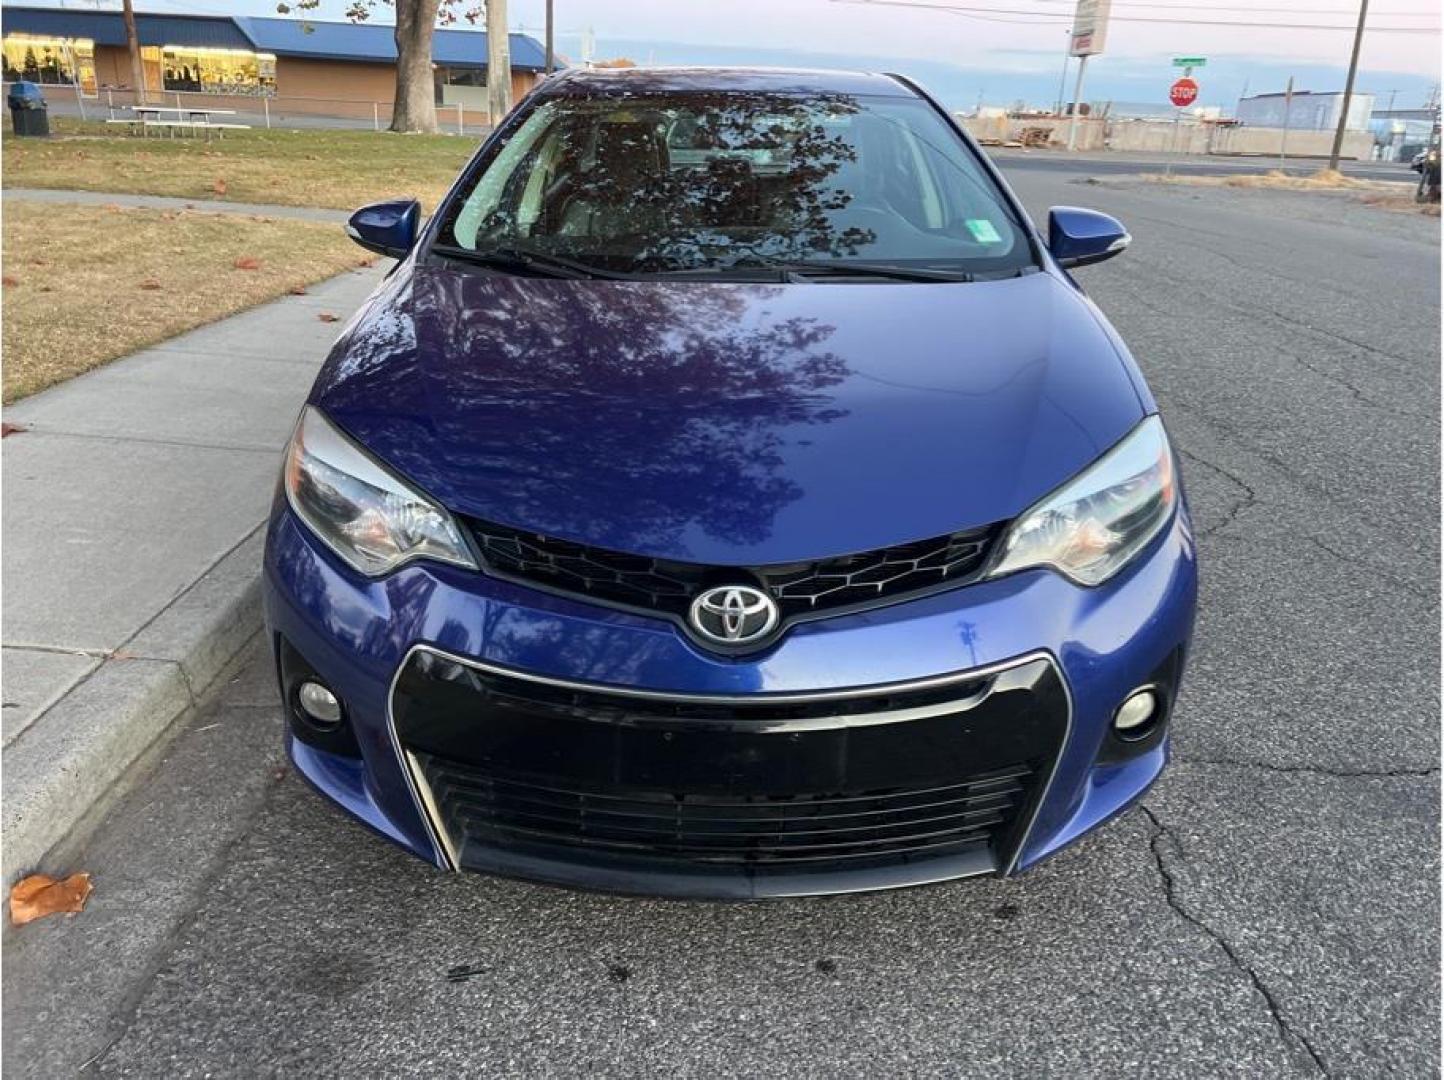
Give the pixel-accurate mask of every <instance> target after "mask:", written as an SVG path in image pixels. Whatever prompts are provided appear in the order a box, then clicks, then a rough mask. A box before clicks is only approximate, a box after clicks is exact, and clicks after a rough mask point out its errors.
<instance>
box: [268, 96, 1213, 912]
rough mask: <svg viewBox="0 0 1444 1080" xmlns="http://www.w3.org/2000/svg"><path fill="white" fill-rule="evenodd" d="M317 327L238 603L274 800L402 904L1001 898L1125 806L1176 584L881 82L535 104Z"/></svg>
mask: <svg viewBox="0 0 1444 1080" xmlns="http://www.w3.org/2000/svg"><path fill="white" fill-rule="evenodd" d="M349 232H350V233H351V235H352V236H353V237H354V238H355V239H356V240H357V241H358V242H360V243H361V244H363V245H364V246H366V247H368V248H370V249H372V250H375V251H378V252H381V253H383V254H385V255H387V256H391V257H394V258H396V259H398V260H399V262H398V263H397V265H396V266H395V268H394V269H393V270H392V271H391V273H390V274H389V275H388V277H387V279H386V281H385V283H384V284H383V285H382V286H381V287H380V288H379V289H378V290H377V291H376V293H375V294H374V295H373V296H372V297H371V298H370V300H369V301H368V302H367V303H366V305H365V306H364V307H363V308H362V310H361V311H360V312H359V313H358V314H357V315H356V316H355V317H354V318H353V319H352V320H351V322H350V323H349V324H348V325H347V327H346V329H345V330H344V332H343V333H342V334H341V336H340V338H339V339H338V340H337V342H336V344H335V346H334V348H333V349H332V351H331V354H330V357H329V359H328V360H327V361H326V364H325V367H324V368H323V370H322V372H321V374H320V376H319V378H318V379H317V381H316V384H315V387H314V389H313V390H312V391H311V395H310V398H309V400H308V402H307V404H306V407H305V409H304V411H303V412H302V414H301V417H300V420H299V422H298V423H297V426H296V430H295V434H294V436H293V438H292V440H291V443H290V446H289V448H288V449H287V452H286V458H285V465H284V470H283V476H282V480H281V484H280V487H279V490H278V493H277V497H276V502H275V509H274V513H273V515H272V519H271V522H270V527H269V533H268V538H267V539H268V542H267V549H266V559H265V596H266V610H267V617H268V624H269V635H270V641H271V644H272V646H273V647H274V651H275V659H276V664H277V669H278V672H279V677H280V685H281V690H282V694H283V696H284V701H285V707H286V712H287V716H288V721H289V735H288V740H289V745H290V752H291V755H292V758H293V760H294V761H295V764H296V766H297V768H298V769H299V770H300V771H301V773H303V774H304V775H305V776H306V777H307V778H308V779H309V780H310V781H311V783H312V784H314V785H315V786H316V788H318V789H319V790H320V791H321V792H322V793H323V794H324V795H326V796H328V797H330V798H331V799H333V800H334V801H335V802H337V803H339V804H340V805H341V806H342V807H344V808H345V809H346V810H348V811H349V812H351V813H352V814H354V815H355V816H356V817H358V818H359V819H361V820H362V821H363V822H365V823H366V824H368V825H370V826H371V827H373V828H374V829H376V830H377V831H379V832H381V833H382V834H384V835H385V836H387V837H389V838H391V839H392V840H394V841H396V842H397V843H399V844H401V845H403V846H405V847H407V848H409V849H410V850H412V851H413V852H415V853H416V854H418V855H420V856H421V857H422V858H424V859H427V860H429V861H431V862H432V863H434V864H436V865H437V866H439V867H444V868H457V869H460V868H465V869H470V870H478V871H484V872H487V873H494V874H502V875H509V876H515V877H522V878H529V879H533V880H538V881H546V882H553V883H557V884H564V885H573V886H582V887H587V888H599V889H606V890H613V891H619V892H629V893H650V894H661V895H671V896H692V897H726V898H753V897H778V896H788V895H798V894H810V893H833V892H846V891H854V890H863V889H876V888H888V887H896V886H903V885H914V884H920V883H924V882H934V881H941V880H946V879H950V878H958V877H964V876H968V875H974V874H995V875H1010V874H1014V873H1016V872H1018V871H1019V870H1022V869H1025V868H1027V867H1028V866H1030V865H1032V864H1034V863H1036V862H1038V861H1039V860H1041V859H1043V858H1045V857H1046V856H1048V855H1050V854H1051V853H1053V852H1055V851H1057V850H1058V849H1059V848H1060V847H1062V846H1063V845H1065V844H1067V843H1069V842H1070V841H1072V840H1074V839H1076V838H1077V837H1079V836H1080V835H1082V834H1083V833H1085V832H1087V831H1088V830H1089V829H1091V828H1093V827H1094V826H1096V825H1098V824H1100V823H1101V822H1103V821H1105V820H1106V819H1107V818H1109V817H1110V816H1112V815H1114V814H1116V813H1118V812H1119V811H1120V810H1122V809H1123V808H1125V807H1126V806H1128V805H1129V803H1130V802H1131V801H1132V800H1133V799H1135V798H1137V797H1138V796H1139V794H1140V793H1142V792H1143V791H1144V790H1145V789H1146V788H1147V786H1148V785H1149V784H1150V783H1151V782H1152V781H1153V780H1154V778H1155V777H1156V776H1157V775H1158V773H1159V771H1160V770H1161V769H1162V768H1163V765H1164V762H1165V759H1166V757H1167V754H1168V731H1169V726H1170V724H1171V722H1172V719H1173V717H1172V712H1173V705H1174V701H1175V698H1176V695H1177V691H1178V686H1179V679H1180V676H1181V674H1182V670H1183V665H1184V659H1185V653H1186V650H1187V646H1188V641H1189V636H1190V633H1191V630H1192V624H1193V615H1194V604H1195V595H1196V568H1195V554H1194V541H1193V535H1192V531H1191V526H1190V524H1189V518H1188V512H1187V509H1186V507H1185V504H1184V499H1183V493H1182V491H1181V489H1180V487H1179V479H1178V471H1177V470H1178V466H1177V462H1176V459H1175V457H1174V453H1173V450H1172V449H1171V448H1170V446H1169V441H1168V436H1167V434H1166V433H1165V430H1164V425H1163V424H1162V422H1161V421H1160V419H1159V416H1158V413H1157V408H1156V406H1155V404H1154V401H1153V398H1152V397H1151V396H1150V394H1149V391H1148V388H1147V387H1146V386H1145V385H1144V382H1143V379H1142V377H1141V375H1140V374H1139V371H1138V369H1137V367H1136V366H1135V365H1134V362H1133V360H1132V359H1131V357H1130V356H1129V354H1128V351H1127V349H1126V348H1125V347H1124V345H1123V343H1122V341H1121V340H1120V339H1119V338H1118V335H1117V334H1116V333H1115V332H1114V331H1113V330H1112V329H1111V327H1110V326H1109V325H1108V323H1107V322H1106V321H1105V320H1104V318H1103V316H1102V315H1101V314H1100V313H1099V311H1098V309H1097V308H1096V307H1095V306H1094V305H1093V304H1092V303H1091V302H1090V301H1089V300H1088V299H1087V298H1086V297H1085V296H1084V295H1083V293H1082V292H1081V291H1080V290H1079V288H1078V286H1077V285H1076V284H1075V282H1074V280H1073V278H1072V277H1071V276H1070V274H1069V272H1068V271H1069V269H1070V268H1073V267H1077V266H1082V265H1085V264H1087V263H1091V262H1097V261H1100V260H1102V259H1105V258H1108V257H1110V256H1112V255H1115V254H1117V253H1118V252H1119V251H1121V250H1122V249H1123V248H1124V247H1126V246H1127V244H1128V235H1127V233H1126V232H1125V231H1124V230H1123V228H1122V226H1120V225H1119V224H1118V223H1117V222H1116V221H1114V220H1113V219H1112V218H1109V217H1106V216H1104V215H1102V214H1097V213H1093V212H1090V211H1086V210H1078V209H1072V208H1063V207H1060V208H1056V209H1054V210H1053V211H1052V212H1051V213H1050V215H1049V222H1048V231H1047V234H1046V235H1043V234H1040V233H1039V232H1038V231H1037V230H1036V229H1035V228H1034V226H1033V225H1032V224H1031V222H1030V221H1029V220H1028V218H1027V216H1026V215H1025V213H1024V211H1023V209H1022V207H1021V206H1020V205H1019V203H1018V201H1017V199H1016V198H1015V197H1014V196H1013V195H1012V194H1011V193H1010V192H1009V190H1008V189H1007V187H1006V186H1005V185H1004V183H1003V181H1002V179H1001V178H1000V176H999V175H998V173H997V171H996V170H995V169H994V168H993V166H992V165H991V164H990V163H989V162H988V160H987V159H986V158H985V157H984V156H983V154H982V153H981V152H980V151H979V150H978V148H977V147H976V146H975V145H974V144H973V143H972V142H971V141H970V140H969V139H968V138H967V136H966V135H964V133H963V132H962V131H961V130H960V128H959V127H958V125H957V124H956V123H955V122H954V121H953V120H952V119H951V118H950V117H949V116H948V114H947V113H946V112H945V111H944V110H943V109H942V108H941V107H939V105H938V104H937V103H936V102H935V101H934V100H932V99H931V98H929V97H928V96H927V95H926V94H925V93H924V92H923V91H921V90H920V89H919V88H918V87H916V86H915V85H913V84H912V83H910V82H909V81H908V80H906V79H903V78H899V77H895V76H882V75H861V74H842V73H827V72H794V71H737V70H733V71H727V70H699V69H671V70H664V69H656V70H647V69H634V70H622V71H609V72H602V71H593V72H575V73H567V74H563V75H560V76H557V77H555V78H553V79H550V80H548V81H547V82H546V83H545V84H544V85H543V86H542V87H541V88H540V89H539V90H538V91H537V92H535V93H533V94H532V95H531V96H530V97H529V98H527V99H526V100H525V101H524V102H523V103H522V104H521V106H520V107H519V108H518V109H517V110H516V111H515V112H514V113H513V114H512V115H511V116H509V117H508V118H507V120H506V122H505V123H504V124H503V125H502V126H501V127H500V128H499V129H498V130H497V131H496V133H495V134H494V135H493V136H492V137H491V138H490V139H488V140H487V142H486V144H485V145H484V146H482V148H481V149H480V151H479V152H478V153H477V155H476V156H475V158H474V159H473V160H472V161H471V162H470V164H468V165H467V167H466V169H465V171H464V172H463V174H462V176H461V178H460V179H459V181H458V182H457V183H456V185H455V186H454V187H453V188H452V190H451V192H450V193H449V194H448V195H447V196H446V198H445V199H444V200H443V202H442V204H441V206H440V207H439V209H438V211H437V213H436V214H435V215H434V216H433V217H432V218H431V219H430V221H428V222H426V223H425V224H423V223H422V220H421V215H420V208H419V207H418V205H417V204H416V203H415V202H409V201H398V202H390V203H381V204H377V205H375V206H370V207H366V208H364V209H362V210H360V211H358V212H357V213H356V214H355V215H354V216H353V217H352V219H351V224H350V226H349Z"/></svg>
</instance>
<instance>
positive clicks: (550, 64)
mask: <svg viewBox="0 0 1444 1080" xmlns="http://www.w3.org/2000/svg"><path fill="white" fill-rule="evenodd" d="M554 14H555V13H554V12H553V11H552V0H547V74H548V75H550V74H551V73H552V72H553V71H555V70H556V49H555V48H554V47H553V41H554V37H553V33H552V27H553V26H554V25H555V24H554V23H553V21H552V16H553V15H554Z"/></svg>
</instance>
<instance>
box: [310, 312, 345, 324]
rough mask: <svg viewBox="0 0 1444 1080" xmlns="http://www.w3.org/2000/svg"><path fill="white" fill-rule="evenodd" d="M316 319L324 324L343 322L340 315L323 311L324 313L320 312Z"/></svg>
mask: <svg viewBox="0 0 1444 1080" xmlns="http://www.w3.org/2000/svg"><path fill="white" fill-rule="evenodd" d="M316 318H318V319H320V320H321V321H322V322H340V321H341V316H339V315H332V314H331V313H330V312H329V311H322V312H320V313H319V314H317V316H316Z"/></svg>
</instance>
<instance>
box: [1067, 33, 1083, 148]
mask: <svg viewBox="0 0 1444 1080" xmlns="http://www.w3.org/2000/svg"><path fill="white" fill-rule="evenodd" d="M1087 70H1088V57H1087V56H1080V57H1079V58H1078V81H1077V82H1075V83H1074V84H1073V118H1072V120H1070V121H1069V122H1068V149H1069V150H1072V149H1073V148H1074V147H1076V146H1077V145H1078V109H1079V106H1080V103H1081V101H1080V99H1081V98H1082V97H1083V73H1084V72H1085V71H1087Z"/></svg>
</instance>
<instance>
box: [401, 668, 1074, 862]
mask: <svg viewBox="0 0 1444 1080" xmlns="http://www.w3.org/2000/svg"><path fill="white" fill-rule="evenodd" d="M417 652H429V653H431V654H432V655H434V656H439V657H441V658H443V659H446V660H450V661H452V662H453V663H457V664H461V665H463V666H465V667H472V668H476V669H477V670H479V671H486V672H490V673H493V674H498V675H503V676H507V677H510V678H515V679H521V680H524V681H529V682H535V683H540V684H543V685H547V686H556V687H561V688H564V689H571V690H586V691H591V692H596V693H603V694H619V695H621V696H624V697H636V698H643V699H647V698H650V699H652V700H665V701H689V702H713V703H716V702H736V701H739V700H741V701H767V702H783V703H790V702H796V701H826V700H831V699H836V698H839V697H872V696H878V695H882V694H890V693H897V692H899V691H908V690H920V689H930V688H932V687H936V686H948V685H951V684H953V683H960V682H971V681H973V680H975V679H981V678H986V677H988V676H989V675H997V674H1001V673H1003V672H1007V671H1010V670H1013V669H1015V668H1019V667H1023V666H1025V665H1027V664H1030V663H1033V662H1034V661H1036V660H1045V661H1047V662H1048V664H1049V665H1051V666H1052V668H1053V673H1054V674H1055V675H1056V676H1057V677H1058V682H1059V683H1060V684H1061V685H1062V687H1063V699H1064V701H1065V702H1066V703H1067V706H1068V708H1067V716H1066V717H1065V721H1064V728H1063V739H1062V741H1061V742H1060V743H1059V745H1058V752H1057V754H1056V755H1055V756H1054V758H1053V767H1052V769H1051V770H1049V772H1048V778H1047V779H1046V780H1045V781H1044V782H1043V785H1042V787H1041V789H1040V790H1039V792H1038V798H1037V801H1036V802H1035V803H1034V804H1033V812H1032V814H1031V815H1029V818H1028V824H1027V825H1026V826H1025V827H1024V829H1023V832H1022V835H1021V836H1020V837H1019V839H1018V843H1017V845H1016V846H1015V847H1014V848H1013V853H1012V855H1011V856H1010V857H1009V859H1008V862H1007V865H1005V866H1004V867H1002V868H1001V869H1000V870H999V871H998V872H997V873H998V876H999V877H1000V878H1005V877H1011V876H1012V875H1013V873H1014V872H1015V871H1016V870H1017V867H1018V860H1019V859H1020V858H1022V855H1023V849H1024V848H1026V847H1027V846H1028V841H1029V840H1030V839H1031V838H1032V835H1033V827H1034V826H1035V825H1036V824H1037V823H1038V815H1039V813H1040V812H1041V811H1042V809H1043V804H1044V803H1045V802H1046V801H1047V799H1048V796H1049V795H1051V794H1052V791H1053V783H1054V781H1055V780H1057V778H1058V769H1059V767H1060V766H1061V765H1062V763H1063V755H1064V754H1065V753H1066V752H1067V750H1068V744H1069V742H1070V741H1071V740H1072V737H1073V712H1074V704H1073V690H1072V688H1071V687H1070V686H1069V685H1068V678H1067V676H1066V675H1065V674H1064V671H1063V666H1062V665H1061V664H1060V663H1058V660H1057V658H1055V657H1054V656H1053V654H1052V653H1051V652H1049V651H1048V650H1046V649H1038V650H1035V651H1033V652H1030V653H1024V654H1023V655H1022V656H1018V657H1014V658H1013V659H1011V660H1003V661H999V662H998V663H996V664H988V665H985V666H983V667H979V668H973V669H971V670H968V671H961V672H953V673H952V674H949V675H937V676H932V677H929V678H925V679H915V680H912V681H905V682H895V683H881V684H878V685H875V686H870V687H856V688H853V689H849V690H820V691H811V692H804V693H795V694H672V693H667V692H660V693H659V692H655V691H648V690H637V689H635V688H632V687H618V686H612V685H609V684H607V683H589V682H580V681H575V680H570V679H559V678H553V677H552V676H548V675H536V674H533V673H531V672H524V671H518V670H516V669H514V668H508V667H503V666H501V665H499V664H492V663H489V662H487V661H484V660H476V659H473V658H471V657H466V656H460V655H458V654H456V653H451V652H447V651H446V650H444V649H439V648H436V647H435V646H433V645H426V644H423V643H420V642H418V643H416V644H414V645H412V646H411V648H409V649H407V650H406V655H405V656H403V657H402V658H401V662H400V663H399V664H397V665H396V671H395V672H394V673H393V674H392V676H391V685H390V688H389V689H388V690H387V694H386V726H387V730H388V732H389V734H390V736H391V746H392V748H393V749H394V750H395V752H396V758H397V761H398V763H399V764H400V766H401V771H402V772H403V773H404V774H405V776H406V782H407V786H408V787H410V789H411V795H412V799H413V800H414V802H415V804H416V812H417V814H418V816H420V818H421V820H422V822H423V823H424V824H425V826H426V832H427V835H428V837H429V838H430V840H431V842H432V844H433V846H434V847H435V849H436V852H437V855H438V857H439V859H440V860H441V861H442V863H443V868H444V869H448V870H457V871H459V870H460V869H461V861H460V859H459V858H458V857H457V854H456V849H455V846H454V844H453V843H452V840H451V837H450V836H449V835H448V834H447V833H446V831H445V828H444V826H443V825H442V822H441V814H440V813H439V811H438V809H437V807H436V803H435V798H434V796H433V794H432V791H431V786H430V784H428V783H427V782H426V778H425V776H424V775H422V772H421V769H420V768H419V767H418V766H417V764H416V762H415V760H414V759H413V757H412V755H411V754H409V753H407V752H406V751H404V750H403V749H402V747H401V738H400V736H399V734H398V733H397V730H396V717H395V714H394V712H393V710H392V703H393V701H394V700H395V696H396V684H397V683H398V682H400V681H401V673H402V672H403V671H405V670H406V665H407V664H409V663H410V662H411V658H412V656H413V655H414V654H415V653H417ZM994 685H995V684H994V683H990V684H989V685H988V686H987V687H985V688H984V690H983V691H981V692H980V694H979V695H974V697H977V698H979V699H981V698H982V697H986V696H987V695H988V694H990V693H992V691H993V687H994ZM963 703H967V704H973V703H975V702H973V701H972V700H971V699H970V698H961V699H959V701H958V702H956V703H952V704H963ZM898 712H899V713H900V714H902V713H906V712H907V710H898ZM888 715H891V714H888ZM824 719H825V718H824ZM843 719H845V718H843ZM881 722H887V721H881ZM969 876H975V875H969Z"/></svg>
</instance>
